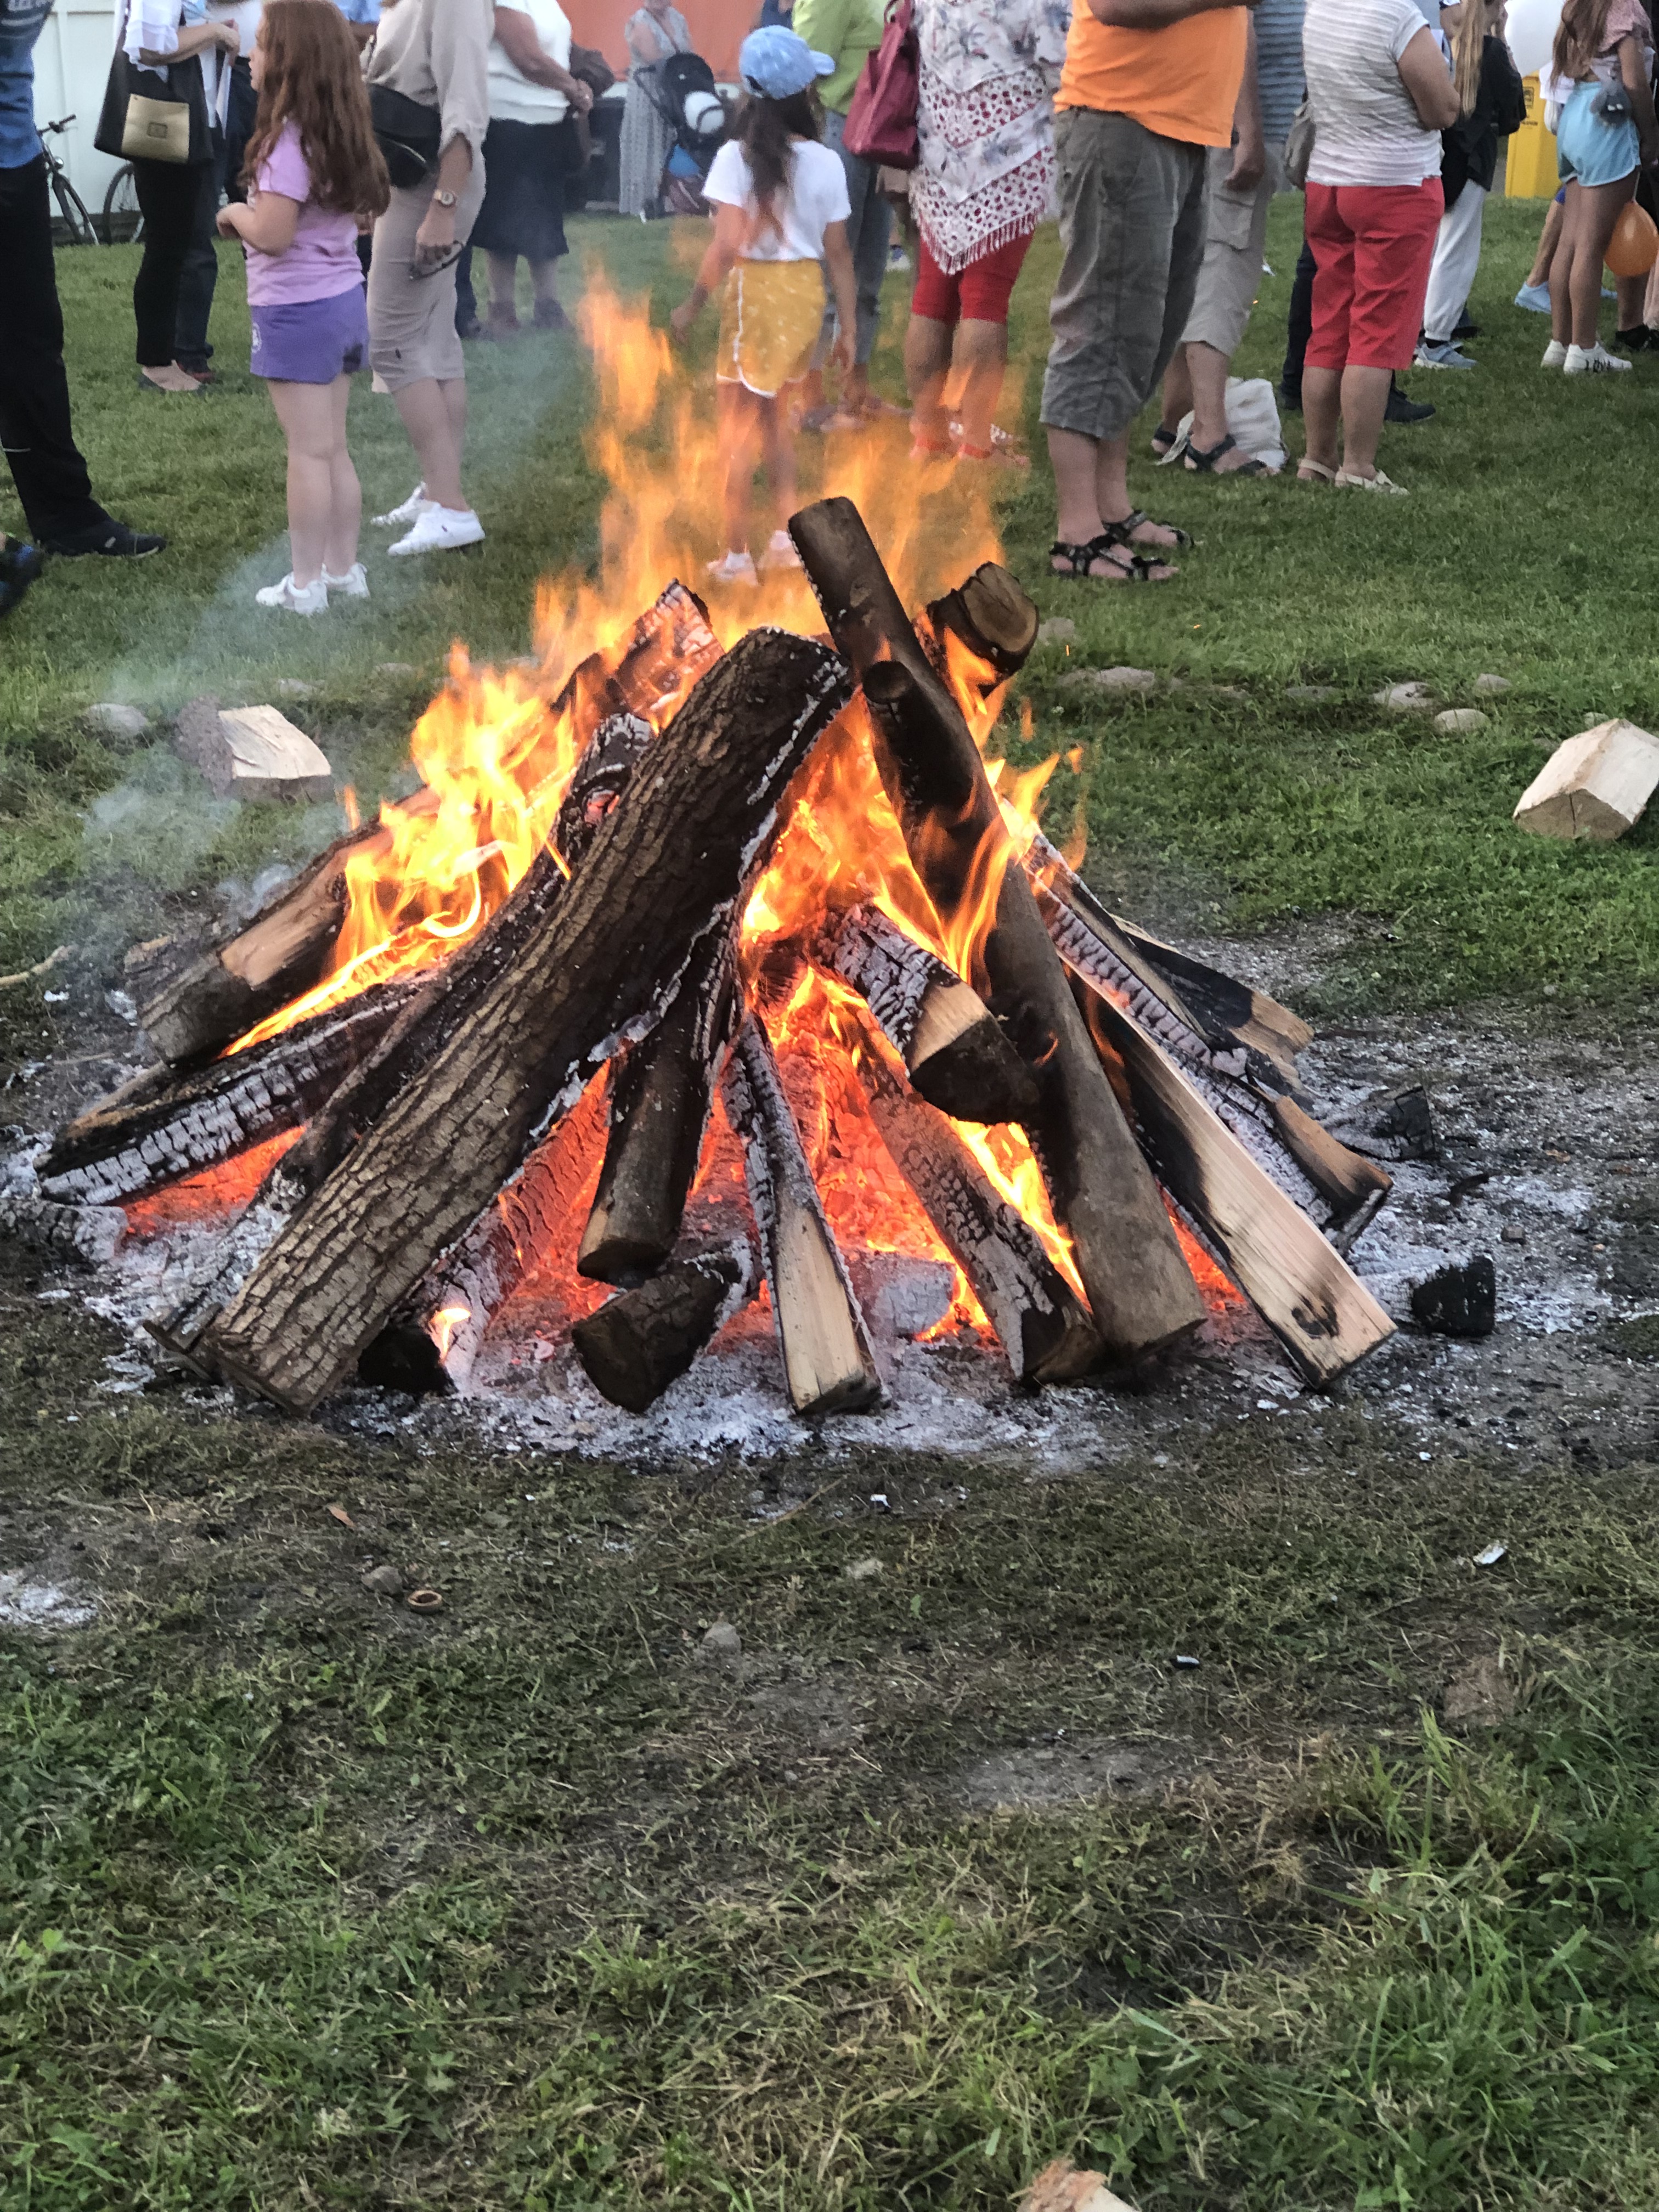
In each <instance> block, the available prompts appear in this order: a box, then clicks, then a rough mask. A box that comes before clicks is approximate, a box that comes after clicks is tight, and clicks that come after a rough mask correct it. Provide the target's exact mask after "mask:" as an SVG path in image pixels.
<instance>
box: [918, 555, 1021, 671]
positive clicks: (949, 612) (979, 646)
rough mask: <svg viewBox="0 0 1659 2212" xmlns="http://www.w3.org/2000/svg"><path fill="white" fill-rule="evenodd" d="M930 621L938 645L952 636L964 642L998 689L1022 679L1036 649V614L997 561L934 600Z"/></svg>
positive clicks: (929, 616)
mask: <svg viewBox="0 0 1659 2212" xmlns="http://www.w3.org/2000/svg"><path fill="white" fill-rule="evenodd" d="M927 620H928V623H929V626H930V627H931V629H932V630H933V635H934V637H935V638H936V639H939V640H943V638H944V637H945V635H946V634H947V633H949V634H952V635H955V636H957V637H959V638H960V639H961V640H962V642H963V644H964V645H965V646H966V647H968V649H969V652H970V653H975V654H977V655H978V657H979V659H981V660H982V661H984V662H985V663H986V665H987V666H988V667H989V668H990V670H991V671H992V674H993V678H994V683H1006V681H1007V679H1008V678H1010V677H1011V676H1018V673H1019V671H1020V670H1021V669H1022V668H1024V665H1025V664H1026V662H1027V660H1029V659H1030V654H1031V648H1032V647H1033V646H1034V645H1035V644H1036V637H1037V611H1036V606H1035V605H1033V604H1032V602H1031V601H1030V599H1028V598H1027V597H1026V595H1025V593H1024V592H1023V591H1022V590H1021V588H1020V586H1019V585H1018V583H1017V582H1016V581H1015V580H1014V578H1013V577H1012V576H1011V575H1010V574H1009V573H1008V571H1007V570H1006V568H1003V567H1002V566H1001V564H1000V562H995V561H987V562H985V563H984V564H983V566H982V567H981V568H975V571H974V573H973V574H972V575H971V576H969V578H968V580H967V581H966V582H965V583H962V584H958V585H957V587H956V589H955V590H954V591H953V592H945V596H944V597H943V599H935V600H933V603H932V605H930V606H929V607H928V610H927ZM993 688H994V687H993Z"/></svg>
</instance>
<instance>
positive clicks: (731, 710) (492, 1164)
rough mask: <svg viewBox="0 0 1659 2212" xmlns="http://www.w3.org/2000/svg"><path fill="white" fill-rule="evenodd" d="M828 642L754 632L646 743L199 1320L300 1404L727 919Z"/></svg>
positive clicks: (795, 742) (329, 1381) (818, 699)
mask: <svg viewBox="0 0 1659 2212" xmlns="http://www.w3.org/2000/svg"><path fill="white" fill-rule="evenodd" d="M847 699H848V685H847V681H846V676H845V671H843V670H842V666H841V665H840V663H839V662H838V661H836V659H835V658H834V656H833V655H831V654H829V653H826V652H825V651H824V649H823V647H820V646H817V645H815V644H812V643H811V642H810V641H806V640H804V639H801V638H797V637H792V636H790V635H787V634H786V633H784V632H781V631H776V630H759V631H753V632H751V633H750V635H749V636H748V637H746V638H745V639H744V641H743V642H742V643H741V644H740V645H739V646H738V647H737V649H736V650H735V651H734V652H733V653H730V654H728V655H727V656H726V658H725V659H722V660H720V662H718V663H717V664H716V665H715V666H714V668H713V669H712V670H710V671H709V672H708V674H707V675H705V676H704V677H703V678H702V680H701V681H700V682H699V684H697V685H696V689H695V690H693V692H692V693H691V695H690V698H689V699H688V700H687V701H686V703H685V705H684V707H683V708H681V709H680V711H679V713H678V714H677V715H676V716H675V717H674V719H673V720H672V722H671V724H670V725H669V727H668V729H667V730H666V731H665V732H664V734H663V736H662V737H661V738H659V739H658V740H657V742H656V743H655V744H653V745H652V746H651V747H650V748H649V750H648V752H647V757H646V760H645V762H644V763H643V764H642V765H641V768H640V769H639V770H638V771H637V772H636V773H635V776H634V779H633V781H632V782H631V783H630V784H629V787H628V789H627V790H626V791H625V792H624V793H623V797H622V799H620V800H619V802H618V803H617V805H616V807H615V808H614V809H613V810H612V811H611V813H610V814H608V815H607V816H606V817H605V820H604V821H603V822H601V823H600V824H599V828H598V830H597V831H596V833H595V836H594V839H593V843H592V848H591V849H590V851H589V853H588V855H587V858H586V860H585V861H584V862H583V864H582V866H581V867H580V869H579V870H578V871H577V872H576V874H575V876H574V878H573V879H572V881H571V883H570V884H569V885H568V887H567V889H566V891H565V893H564V896H562V897H561V898H560V899H559V900H558V902H556V905H555V906H554V907H553V908H552V910H551V911H550V914H549V915H546V916H545V917H544V919H543V920H542V921H540V922H539V923H538V926H537V927H536V928H535V929H534V930H533V931H532V933H531V935H530V936H529V938H528V939H527V941H526V943H525V945H524V946H523V948H522V950H521V952H520V957H519V958H518V959H517V961H516V962H515V963H513V966H512V967H511V968H510V969H508V970H507V972H506V973H504V974H503V975H500V976H499V977H497V978H496V979H495V981H494V982H493V983H492V984H491V985H490V987H489V989H488V990H487V991H485V993H484V994H483V996H482V997H481V998H480V1000H478V1001H477V1004H476V1005H475V1006H473V1007H472V1009H471V1012H470V1013H469V1014H468V1016H467V1018H466V1019H465V1021H464V1022H463V1023H462V1024H461V1025H460V1026H459V1029H458V1030H456V1032H455V1034H454V1035H453V1036H452V1037H451V1038H450V1040H449V1041H448V1042H447V1044H446V1045H445V1046H444V1048H442V1050H441V1052H440V1053H439V1054H437V1056H436V1057H435V1059H434V1060H431V1061H430V1062H429V1063H428V1066H426V1068H425V1069H424V1070H423V1071H422V1073H421V1074H420V1076H419V1077H418V1078H417V1079H416V1081H415V1082H414V1083H413V1084H412V1085H410V1087H409V1088H408V1089H407V1090H406V1091H404V1093H403V1094H402V1096H401V1097H399V1098H398V1100H397V1101H396V1103H394V1104H393V1105H392V1107H391V1108H390V1109H388V1110H387V1111H386V1113H385V1114H383V1115H381V1116H380V1119H379V1120H378V1121H376V1122H375V1123H374V1127H372V1128H371V1129H370V1130H369V1132H368V1134H367V1135H366V1136H365V1137H364V1138H363V1139H362V1141H361V1142H360V1143H359V1144H358V1145H357V1146H356V1147H355V1148H354V1149H353V1150H352V1151H350V1152H349V1153H347V1154H346V1156H345V1157H344V1158H343V1159H342V1160H341V1161H340V1163H339V1164H338V1166H337V1168H336V1169H335V1170H334V1171H333V1173H332V1174H331V1176H329V1177H328V1180H327V1181H326V1182H325V1183H324V1184H323V1186H322V1187H321V1188H320V1189H319V1190H318V1191H317V1192H316V1193H315V1194H314V1196H313V1198H312V1200H311V1201H310V1203H309V1204H308V1205H307V1206H306V1207H305V1209H304V1210H303V1212H301V1214H300V1215H299V1216H298V1217H297V1218H295V1220H294V1221H293V1222H291V1223H290V1224H289V1225H288V1226H287V1227H286V1228H285V1229H284V1230H283V1232H282V1234H281V1235H280V1236H279V1237H277V1239H276V1242H275V1243H273V1244H272V1246H271V1247H270V1250H269V1251H268V1252H267V1253H266V1254H265V1255H264V1258H263V1259H262V1260H261V1261H260V1262H259V1264H258V1267H256V1268H255V1269H254V1271H253V1273H252V1274H251V1275H250V1276H249V1278H248V1279H247V1281H246V1283H245V1284H244V1285H243V1286H242V1288H241V1290H240V1291H239V1292H238V1293H237V1296H236V1297H235V1299H234V1302H233V1303H232V1304H230V1305H229V1306H228V1307H227V1309H226V1310H225V1311H224V1313H223V1314H222V1316H220V1318H219V1320H218V1321H217V1322H216V1323H215V1324H214V1326H213V1327H212V1328H211V1329H210V1331H209V1332H208V1342H209V1344H210V1347H211V1349H212V1351H213V1352H214V1354H215V1356H216V1358H218V1360H219V1361H220V1364H221V1365H222V1368H223V1370H224V1371H225V1372H226V1373H227V1374H228V1376H231V1377H232V1379H233V1380H236V1381H240V1382H242V1383H246V1384H247V1385H248V1386H249V1387H250V1388H252V1389H257V1390H258V1391H259V1392H261V1393H262V1394H263V1395H265V1396H267V1397H270V1398H272V1399H274V1400H275V1401H276V1402H277V1403H279V1404H282V1405H284V1406H288V1407H292V1408H294V1409H295V1410H296V1411H299V1412H309V1411H310V1409H311V1408H312V1407H313V1406H315V1405H316V1404H317V1403H318V1401H319V1400H320V1399H321V1398H323V1397H324V1396H325V1395H327V1393H328V1392H329V1391H330V1390H331V1389H333V1387H334V1386H335V1385H336V1383H337V1382H338V1381H339V1380H340V1378H341V1377H342V1376H343V1375H344V1374H346V1373H347V1372H349V1370H350V1368H351V1367H352V1365H353V1364H355V1363H356V1360H357V1358H358V1357H359V1355H360V1354H361V1353H362V1350H363V1347H364V1346H366V1345H367V1344H368V1342H369V1341H370V1340H372V1339H373V1337H374V1334H376V1333H377V1331H378V1330H379V1329H380V1327H381V1325H382V1323H383V1322H385V1320H386V1316H387V1315H388V1314H389V1313H390V1312H392V1310H394V1308H396V1307H397V1306H398V1304H400V1303H401V1302H402V1301H403V1300H404V1299H405V1298H407V1297H409V1295H410V1292H411V1291H413V1290H414V1288H415V1286H416V1284H417V1283H418V1282H419V1281H420V1279H421V1278H422V1275H424V1274H425V1273H426V1272H427V1270H428V1268H429V1267H431V1265H432V1264H433V1262H434V1261H435V1259H436V1258H437V1257H438V1255H440V1254H441V1252H443V1251H445V1250H447V1249H448V1248H449V1246H451V1245H452V1244H453V1243H454V1242H455V1240H456V1238H457V1237H460V1236H461V1235H463V1234H464V1233H465V1231H466V1230H467V1229H468V1228H469V1227H470V1226H471V1224H472V1223H473V1222H474V1221H476V1220H477V1218H478V1216H479V1214H480V1213H482V1212H483V1210H484V1208H485V1207H486V1206H489V1203H490V1202H491V1200H493V1199H494V1197H495V1194H496V1193H497V1192H498V1191H499V1190H500V1189H501V1186H502V1185H503V1184H504V1183H505V1182H507V1179H508V1178H509V1176H512V1175H513V1173H514V1172H515V1170H517V1168H518V1167H519V1165H520V1162H521V1161H522V1160H523V1159H524V1158H525V1156H526V1152H528V1151H529V1149H530V1147H531V1146H532V1144H533V1143H535V1142H536V1141H538V1139H539V1138H540V1137H541V1136H543V1135H544V1133H546V1131H547V1129H548V1127H550V1124H551V1123H552V1122H554V1121H556V1120H558V1119H559V1118H560V1117H561V1116H562V1114H563V1113H564V1112H565V1111H566V1110H567V1109H568V1107H569V1106H570V1105H571V1104H574V1101H575V1099H576V1098H577V1097H579V1096H580V1091H581V1090H582V1088H583V1087H584V1086H585V1085H586V1082H587V1080H588V1079H589V1078H590V1077H591V1075H592V1073H593V1072H594V1070H595V1069H596V1068H597V1067H598V1066H600V1065H602V1064H603V1062H604V1061H605V1060H607V1059H609V1058H610V1057H611V1054H613V1053H614V1052H615V1051H616V1050H617V1047H618V1045H619V1044H622V1043H624V1042H629V1041H630V1040H631V1039H633V1038H637V1037H639V1036H644V1035H646V1034H647V1033H648V1032H649V1030H650V1029H651V1028H652V1027H653V1025H654V1024H655V1023H656V1021H657V1020H658V1019H659V1018H660V1015H661V1011H662V1008H663V1006H664V1004H665V1001H666V1000H668V999H669V998H670V996H671V993H672V991H673V990H674V989H675V988H676V987H678V983H679V981H680V980H681V978H682V976H683V975H684V972H685V970H686V969H687V967H688V965H689V963H690V960H691V959H692V957H694V955H695V954H696V951H697V950H698V948H699V947H700V946H701V945H703V944H705V943H706V942H708V940H709V939H712V938H715V937H724V936H725V935H726V934H727V933H729V932H730V930H731V928H732V924H733V922H734V921H735V919H736V915H737V911H738V900H739V899H740V897H741V896H742V893H743V890H744V884H745V883H746V882H747V880H748V879H749V878H750V873H751V872H752V871H753V869H754V868H755V867H756V866H757V865H758V864H759V863H760V862H761V860H763V858H764V855H765V853H766V851H767V849H768V848H769V842H770V840H771V837H772V835H773V832H774V829H775V824H776V820H777V812H778V806H779V802H780V801H781V798H782V794H783V792H784V789H785V787H786V786H787V783H788V781H789V779H790V777H791V776H792V775H793V773H794V771H795V769H797V768H799V765H800V763H801V762H802V761H803V760H804V759H805V757H806V755H807V753H808V752H809V751H810V750H811V746H812V745H813V744H814V743H815V741H816V740H817V738H818V737H819V736H820V734H821V733H822V732H823V730H824V729H825V728H826V727H827V726H828V725H829V723H830V721H832V720H834V718H835V717H836V714H839V713H840V712H841V710H842V708H843V707H844V706H845V704H846V703H847Z"/></svg>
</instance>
